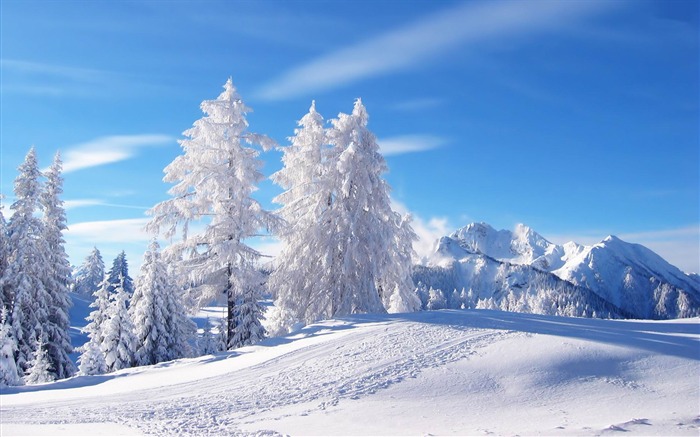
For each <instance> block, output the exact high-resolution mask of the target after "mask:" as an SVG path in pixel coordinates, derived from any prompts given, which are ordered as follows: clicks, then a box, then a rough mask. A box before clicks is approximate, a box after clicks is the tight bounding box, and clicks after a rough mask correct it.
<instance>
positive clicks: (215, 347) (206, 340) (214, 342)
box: [199, 318, 219, 355]
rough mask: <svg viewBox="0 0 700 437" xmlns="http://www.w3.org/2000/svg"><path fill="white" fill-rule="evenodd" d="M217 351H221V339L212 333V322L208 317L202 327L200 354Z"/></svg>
mask: <svg viewBox="0 0 700 437" xmlns="http://www.w3.org/2000/svg"><path fill="white" fill-rule="evenodd" d="M217 352H219V341H218V338H216V337H214V335H213V334H212V332H211V322H210V321H209V318H207V320H206V321H205V322H204V327H203V329H202V340H201V341H200V342H199V353H200V355H210V354H215V353H217Z"/></svg>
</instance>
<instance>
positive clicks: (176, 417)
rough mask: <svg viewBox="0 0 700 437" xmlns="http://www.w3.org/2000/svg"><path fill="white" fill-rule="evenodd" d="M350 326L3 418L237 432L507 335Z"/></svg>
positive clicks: (329, 403)
mask: <svg viewBox="0 0 700 437" xmlns="http://www.w3.org/2000/svg"><path fill="white" fill-rule="evenodd" d="M352 331H353V332H351V333H349V334H344V335H342V337H341V338H342V340H340V339H339V340H340V341H330V342H322V343H318V344H315V345H311V346H308V347H304V348H302V349H299V350H297V351H294V352H291V353H288V354H284V355H282V356H279V357H276V358H274V359H271V360H268V361H266V362H264V363H260V364H258V365H255V366H251V367H249V368H244V369H241V370H239V371H236V372H232V373H229V374H226V375H222V376H221V377H212V378H207V379H204V380H199V381H196V382H189V383H185V384H179V385H174V386H164V387H161V388H159V389H157V390H153V389H151V390H140V391H134V392H131V393H124V394H121V395H117V396H114V397H112V398H111V399H109V398H107V399H101V400H99V401H97V402H95V403H89V404H88V405H90V406H85V407H81V406H78V405H71V406H64V405H61V404H53V405H51V406H50V410H51V411H50V412H49V411H48V409H49V407H47V406H45V407H43V408H35V409H34V410H35V413H36V414H34V412H31V414H28V411H27V409H26V408H17V409H14V408H10V409H7V410H4V411H3V416H4V418H3V421H7V422H8V423H11V422H19V423H22V422H24V423H26V422H33V423H39V422H41V421H42V420H41V419H40V418H42V417H43V418H46V417H51V422H52V423H73V422H83V423H85V422H102V421H104V418H105V417H109V418H110V420H113V421H114V422H117V423H120V424H123V425H127V426H130V427H133V428H136V429H138V430H139V431H140V432H143V433H146V434H149V435H151V434H152V435H174V434H178V435H180V434H196V435H222V434H227V435H231V434H240V433H242V431H241V425H246V427H247V428H249V427H251V425H252V427H254V426H255V425H254V424H255V423H256V421H257V420H259V419H258V418H262V417H265V418H266V419H269V418H270V414H274V413H272V411H273V410H274V409H276V408H279V407H294V406H298V410H297V409H294V410H293V411H294V413H293V414H299V415H309V414H313V413H314V412H318V411H320V410H324V409H326V408H331V407H334V406H336V405H338V404H339V403H340V402H347V401H349V400H353V399H359V398H362V397H366V396H370V395H372V394H373V393H376V392H377V391H378V390H381V389H385V388H388V387H390V386H391V385H393V384H398V383H400V382H401V381H403V380H405V379H407V378H415V377H417V376H418V375H419V374H420V373H421V371H422V370H423V369H426V368H434V367H439V366H442V365H445V364H447V363H451V362H454V361H458V360H461V359H468V358H469V357H470V356H471V355H473V354H477V353H478V350H479V349H480V348H482V347H484V346H486V345H488V344H492V343H493V342H494V341H498V339H499V338H504V337H505V336H509V335H512V333H510V332H508V331H493V330H484V329H474V328H468V327H464V326H446V325H438V324H435V325H433V324H426V323H401V324H398V323H379V324H375V323H370V324H360V325H358V326H355V327H354V328H353V329H352ZM301 341H303V340H301ZM251 381H255V383H251ZM144 395H146V396H144ZM148 395H154V396H148ZM86 404H87V403H86ZM86 404H83V405H86ZM38 410H46V411H43V412H40V411H38ZM286 411H287V413H286V415H290V414H292V413H289V408H286ZM278 414H279V413H278ZM272 417H273V418H274V416H272ZM282 417H284V416H282ZM44 422H45V419H44ZM263 434H265V435H270V434H274V432H273V431H269V432H268V431H265V432H263Z"/></svg>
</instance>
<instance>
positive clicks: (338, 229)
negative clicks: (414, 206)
mask: <svg viewBox="0 0 700 437" xmlns="http://www.w3.org/2000/svg"><path fill="white" fill-rule="evenodd" d="M367 121H368V116H367V111H366V110H365V107H364V106H363V105H362V102H361V101H360V100H359V99H358V100H357V101H356V102H355V107H354V109H353V111H352V114H351V115H347V114H340V115H339V116H338V119H336V120H332V124H333V128H332V129H331V130H330V132H329V137H330V142H331V144H332V145H333V156H332V159H333V160H334V161H337V163H336V165H335V166H334V171H333V172H331V177H332V184H333V187H334V196H335V197H334V199H333V204H332V207H331V209H330V213H331V214H330V215H331V218H330V221H331V222H333V223H334V224H335V226H334V232H333V234H332V235H329V237H330V238H331V240H332V241H333V247H334V248H336V249H335V253H334V254H333V255H332V257H329V259H328V264H327V268H328V269H329V274H332V275H334V281H333V282H334V283H335V284H336V286H335V287H333V289H332V290H331V293H332V294H333V298H332V302H331V304H332V308H331V314H330V315H331V316H332V317H335V316H339V315H346V314H352V313H368V312H369V313H376V312H385V306H387V307H389V308H390V309H396V310H400V311H411V310H416V309H418V302H417V299H415V298H414V296H413V295H412V294H408V293H409V290H413V289H414V286H413V281H412V279H411V277H410V261H411V255H412V253H413V252H412V248H411V243H412V240H413V239H414V238H415V234H414V233H413V231H412V230H411V228H410V226H409V224H408V219H407V218H404V219H402V217H401V216H400V215H399V214H397V213H396V212H394V211H393V210H392V209H391V205H390V200H389V186H388V184H387V183H386V181H385V180H384V179H382V177H381V174H382V173H384V172H386V171H387V166H386V162H385V161H384V158H383V157H382V155H381V154H380V153H379V145H378V144H377V141H376V138H375V136H374V135H373V134H372V133H371V132H370V131H369V130H368V129H367ZM399 293H402V294H399ZM394 295H396V296H394ZM392 300H393V301H394V304H393V305H392V304H391V302H392ZM392 307H393V308H392Z"/></svg>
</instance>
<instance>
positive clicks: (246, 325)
mask: <svg viewBox="0 0 700 437" xmlns="http://www.w3.org/2000/svg"><path fill="white" fill-rule="evenodd" d="M264 311H265V309H264V307H263V306H262V305H261V304H260V294H259V292H258V291H257V290H256V289H254V288H250V289H248V290H247V292H246V293H245V294H244V295H243V296H240V297H239V298H238V302H237V305H236V321H237V323H236V329H235V330H234V333H233V339H232V341H231V342H230V343H232V344H233V347H232V348H233V349H235V348H238V347H241V346H247V345H251V344H255V343H258V342H259V341H261V340H262V339H263V338H265V328H263V326H262V323H261V322H260V320H261V319H262V318H263V313H264Z"/></svg>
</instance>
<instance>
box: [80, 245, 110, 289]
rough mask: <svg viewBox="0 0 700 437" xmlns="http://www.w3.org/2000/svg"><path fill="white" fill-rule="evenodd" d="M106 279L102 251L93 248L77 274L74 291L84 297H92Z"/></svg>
mask: <svg viewBox="0 0 700 437" xmlns="http://www.w3.org/2000/svg"><path fill="white" fill-rule="evenodd" d="M104 278H105V263H104V261H103V260H102V255H101V254H100V251H99V250H98V249H97V248H96V247H93V249H92V252H90V255H88V256H87V257H86V258H85V261H83V264H82V265H81V266H80V267H79V268H78V271H77V272H76V274H75V282H74V286H73V291H74V292H75V293H77V294H81V295H84V296H92V295H93V293H95V291H97V289H98V288H99V287H100V283H101V282H102V280H103V279H104Z"/></svg>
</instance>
